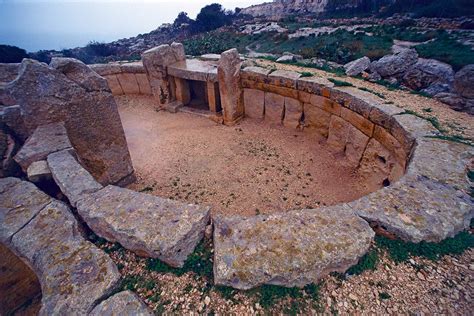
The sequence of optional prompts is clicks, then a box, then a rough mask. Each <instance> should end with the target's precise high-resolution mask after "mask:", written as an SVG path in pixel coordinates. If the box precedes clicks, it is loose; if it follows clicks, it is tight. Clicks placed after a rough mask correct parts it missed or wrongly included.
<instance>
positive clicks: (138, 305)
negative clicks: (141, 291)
mask: <svg viewBox="0 0 474 316" xmlns="http://www.w3.org/2000/svg"><path fill="white" fill-rule="evenodd" d="M112 315H114V316H132V315H134V316H135V315H136V316H153V315H154V314H153V313H152V311H151V310H150V309H149V308H148V307H147V306H146V305H145V304H144V303H143V302H142V300H141V299H140V298H139V297H138V296H137V295H136V294H135V293H133V292H131V291H124V292H120V293H117V294H115V295H114V296H112V297H110V298H108V299H107V300H105V301H103V302H102V303H100V304H99V305H97V306H96V307H95V308H94V309H93V310H92V312H91V313H90V314H89V316H112Z"/></svg>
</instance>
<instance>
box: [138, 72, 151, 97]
mask: <svg viewBox="0 0 474 316" xmlns="http://www.w3.org/2000/svg"><path fill="white" fill-rule="evenodd" d="M135 78H136V79H137V83H138V88H139V90H140V94H146V95H150V94H151V87H150V82H149V81H148V77H147V75H146V74H142V73H137V74H135Z"/></svg>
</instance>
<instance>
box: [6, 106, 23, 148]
mask: <svg viewBox="0 0 474 316" xmlns="http://www.w3.org/2000/svg"><path fill="white" fill-rule="evenodd" d="M0 124H5V126H6V127H8V129H9V131H10V132H11V133H12V134H13V136H14V137H15V138H16V139H18V140H19V141H21V142H24V141H25V140H26V139H27V138H28V135H29V134H28V131H27V129H26V127H25V122H24V120H23V116H22V114H21V107H20V106H19V105H11V106H5V107H1V108H0Z"/></svg>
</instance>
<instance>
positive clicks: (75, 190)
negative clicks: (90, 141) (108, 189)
mask: <svg viewBox="0 0 474 316" xmlns="http://www.w3.org/2000/svg"><path fill="white" fill-rule="evenodd" d="M48 166H49V169H50V170H51V174H52V176H53V178H54V181H55V182H56V184H57V185H58V186H59V188H60V189H61V192H62V193H64V195H65V196H67V198H68V199H69V202H70V203H71V205H72V206H74V207H75V206H76V204H77V201H78V200H79V199H81V198H82V197H84V195H87V194H90V193H94V192H97V191H99V190H100V189H102V186H101V185H100V184H99V183H98V182H96V181H95V180H94V178H93V177H92V176H91V175H90V173H89V172H87V170H85V169H84V168H83V167H82V166H81V165H80V164H79V162H78V161H77V160H76V158H74V157H73V153H72V152H71V151H69V150H63V151H59V152H56V153H53V154H50V155H48Z"/></svg>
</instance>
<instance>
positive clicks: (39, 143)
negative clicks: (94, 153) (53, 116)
mask: <svg viewBox="0 0 474 316" xmlns="http://www.w3.org/2000/svg"><path fill="white" fill-rule="evenodd" d="M71 147H72V145H71V143H70V142H69V138H68V135H67V132H66V128H65V127H64V123H53V124H47V125H44V126H40V127H38V128H37V129H36V130H35V132H34V133H33V135H31V137H29V138H28V139H27V141H26V143H25V144H24V145H23V147H22V148H21V149H20V151H19V152H18V153H17V154H16V156H15V157H14V159H15V161H16V162H17V163H18V164H19V165H20V166H21V168H22V169H23V171H25V172H26V171H27V170H28V167H29V166H30V165H31V164H32V163H33V162H35V161H40V160H46V158H47V157H48V155H49V154H51V153H54V152H57V151H60V150H63V149H67V148H71Z"/></svg>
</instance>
